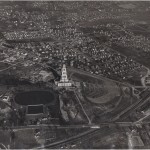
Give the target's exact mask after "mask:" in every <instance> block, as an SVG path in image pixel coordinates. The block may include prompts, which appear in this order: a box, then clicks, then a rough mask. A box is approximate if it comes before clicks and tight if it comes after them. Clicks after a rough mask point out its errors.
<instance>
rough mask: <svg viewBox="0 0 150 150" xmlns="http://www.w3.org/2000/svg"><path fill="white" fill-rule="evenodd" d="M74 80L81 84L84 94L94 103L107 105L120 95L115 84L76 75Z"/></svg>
mask: <svg viewBox="0 0 150 150" xmlns="http://www.w3.org/2000/svg"><path fill="white" fill-rule="evenodd" d="M72 78H73V80H78V81H80V82H81V85H82V92H83V94H84V95H85V96H86V97H87V99H88V100H89V101H90V102H92V103H98V104H102V103H107V102H109V101H111V100H112V99H113V98H115V97H117V96H119V95H120V89H119V87H118V86H117V84H116V83H115V82H111V81H106V80H102V79H94V78H92V77H90V76H88V75H81V74H76V73H74V74H73V75H72Z"/></svg>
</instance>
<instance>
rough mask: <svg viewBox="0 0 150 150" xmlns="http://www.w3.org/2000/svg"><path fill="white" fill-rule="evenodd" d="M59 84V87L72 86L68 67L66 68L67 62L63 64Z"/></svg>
mask: <svg viewBox="0 0 150 150" xmlns="http://www.w3.org/2000/svg"><path fill="white" fill-rule="evenodd" d="M57 85H58V86H59V87H70V86H72V83H71V82H70V81H69V80H68V76H67V69H66V65H65V64H63V67H62V69H61V79H60V81H59V82H58V83H57Z"/></svg>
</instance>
